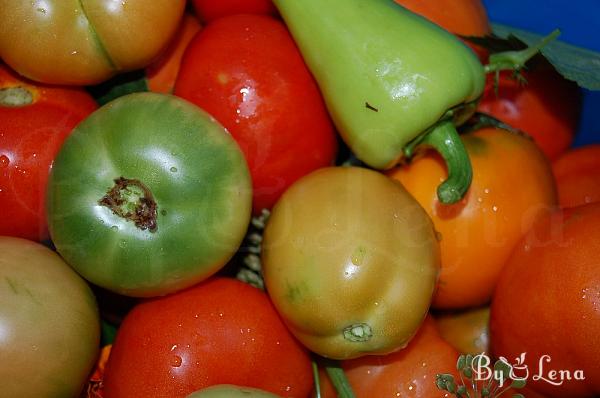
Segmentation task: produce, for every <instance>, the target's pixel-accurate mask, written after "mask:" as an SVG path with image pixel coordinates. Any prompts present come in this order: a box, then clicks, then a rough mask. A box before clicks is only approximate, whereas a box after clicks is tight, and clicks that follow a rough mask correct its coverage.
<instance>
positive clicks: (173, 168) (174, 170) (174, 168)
mask: <svg viewBox="0 0 600 398" xmlns="http://www.w3.org/2000/svg"><path fill="white" fill-rule="evenodd" d="M169 170H171V173H177V167H171V168H170V169H169Z"/></svg>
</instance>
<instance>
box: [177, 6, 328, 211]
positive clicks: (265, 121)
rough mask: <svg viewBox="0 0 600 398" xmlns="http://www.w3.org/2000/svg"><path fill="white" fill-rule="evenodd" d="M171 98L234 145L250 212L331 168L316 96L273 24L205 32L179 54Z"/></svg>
mask: <svg viewBox="0 0 600 398" xmlns="http://www.w3.org/2000/svg"><path fill="white" fill-rule="evenodd" d="M175 94H176V95H178V96H181V97H183V98H185V99H187V100H189V101H191V102H193V103H194V104H196V105H198V106H200V107H201V108H203V109H204V110H206V111H207V112H208V113H210V114H211V115H213V116H214V117H215V118H216V119H217V120H218V121H219V122H221V123H222V124H223V125H224V126H225V127H226V128H227V130H228V131H229V132H230V133H231V135H232V136H233V137H234V138H235V140H236V141H237V142H238V143H239V145H240V147H241V148H242V151H243V152H244V155H245V156H246V159H247V161H248V165H249V167H250V173H251V174H252V182H253V187H254V195H253V201H254V203H253V207H254V211H255V212H259V211H260V210H261V209H263V208H271V207H272V206H273V204H274V203H275V201H276V200H277V199H278V198H279V196H280V195H281V193H282V192H283V191H284V190H285V189H286V188H287V187H289V186H290V184H292V183H293V182H294V181H295V180H297V179H298V178H300V177H301V176H303V175H305V174H307V173H309V172H310V171H312V170H315V169H317V168H320V167H324V166H328V165H331V164H332V163H333V160H334V157H335V151H336V138H335V133H334V129H333V124H332V122H331V120H330V118H329V115H328V113H327V110H326V108H325V105H324V102H323V99H322V97H321V94H320V92H319V90H318V88H317V86H316V83H315V82H314V80H313V78H312V76H311V74H310V73H309V71H308V69H307V68H306V65H305V64H304V61H303V60H302V57H301V55H300V53H299V51H298V49H297V48H296V45H295V44H294V41H293V40H292V38H291V36H290V34H289V33H288V31H287V29H286V27H285V26H284V25H283V23H282V22H280V21H278V20H275V19H274V18H271V17H268V16H262V15H234V16H229V17H224V18H220V19H218V20H215V21H214V22H213V23H211V24H209V26H206V27H205V28H204V29H203V30H202V31H201V32H200V33H199V34H198V35H197V36H196V37H195V38H194V39H193V40H192V42H191V43H190V45H189V46H188V48H187V50H186V52H185V54H184V57H183V60H182V65H181V70H180V72H179V76H178V78H177V82H176V84H175Z"/></svg>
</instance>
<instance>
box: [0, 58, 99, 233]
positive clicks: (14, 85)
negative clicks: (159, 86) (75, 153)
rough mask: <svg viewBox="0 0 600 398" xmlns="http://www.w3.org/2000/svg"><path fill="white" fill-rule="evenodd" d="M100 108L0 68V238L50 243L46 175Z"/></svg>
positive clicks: (78, 94)
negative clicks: (72, 137)
mask: <svg viewBox="0 0 600 398" xmlns="http://www.w3.org/2000/svg"><path fill="white" fill-rule="evenodd" d="M96 108H97V105H96V102H94V100H93V99H92V97H91V96H90V95H89V94H87V93H86V92H85V91H83V90H82V89H75V88H62V87H57V86H46V85H41V84H38V83H33V82H30V81H27V80H24V79H23V78H21V77H19V76H18V75H17V74H16V73H14V72H13V71H12V70H10V69H9V68H8V67H6V66H5V65H2V64H0V208H1V209H2V217H0V235H9V236H17V237H22V238H27V239H32V240H44V239H46V238H47V237H48V230H47V226H46V215H45V210H44V209H45V194H46V183H47V180H48V173H49V171H50V166H51V164H52V162H53V160H54V157H55V156H56V154H57V153H58V149H59V148H60V145H61V144H62V142H63V140H64V139H65V138H66V137H67V135H68V134H69V133H70V132H71V130H72V129H73V128H74V127H75V126H76V125H77V124H78V123H79V122H80V121H81V120H83V119H84V118H85V117H86V116H87V115H89V114H90V113H91V112H92V111H94V110H95V109H96Z"/></svg>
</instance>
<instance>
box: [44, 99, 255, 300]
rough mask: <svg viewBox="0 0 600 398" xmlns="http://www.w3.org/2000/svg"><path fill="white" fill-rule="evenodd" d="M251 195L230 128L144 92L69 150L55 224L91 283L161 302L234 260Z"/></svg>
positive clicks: (52, 203)
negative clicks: (164, 295)
mask: <svg viewBox="0 0 600 398" xmlns="http://www.w3.org/2000/svg"><path fill="white" fill-rule="evenodd" d="M251 195H252V188H251V181H250V174H249V171H248V167H247V165H246V161H245V159H244V157H243V154H242V152H241V150H240V149H239V147H238V146H237V144H236V143H235V141H234V140H233V138H232V137H231V136H230V135H229V134H228V133H227V131H226V130H225V129H224V128H223V127H222V126H221V125H219V124H218V123H217V122H216V121H215V120H214V119H213V118H212V117H211V116H209V115H208V114H207V113H206V112H204V111H202V110H201V109H200V108H198V107H196V106H194V105H192V104H190V103H188V102H186V101H184V100H182V99H179V98H177V97H174V96H170V95H162V94H154V93H138V94H131V95H128V96H124V97H121V98H119V99H117V100H115V101H113V102H111V103H108V104H107V105H105V106H104V107H102V108H100V109H99V110H98V111H96V112H95V113H93V114H92V115H91V116H90V117H89V118H88V119H86V120H85V121H84V122H82V123H81V124H80V125H79V126H78V127H77V128H76V129H75V130H74V131H73V132H72V134H71V135H70V136H69V138H68V139H67V140H66V141H65V143H64V145H63V147H62V148H61V150H60V152H59V154H58V156H57V158H56V160H55V163H54V166H53V169H52V172H51V175H50V179H49V186H48V200H47V203H48V224H49V229H50V235H51V237H52V241H53V242H54V244H55V246H56V248H57V250H58V252H59V253H60V254H61V255H62V256H63V258H64V259H65V260H66V261H67V262H68V263H69V264H70V265H71V266H72V267H73V268H75V269H76V270H77V271H78V272H79V273H80V274H81V275H82V276H83V277H84V278H86V279H87V280H89V281H90V282H92V283H94V284H97V285H99V286H102V287H104V288H106V289H109V290H112V291H115V292H117V293H120V294H123V295H129V296H139V297H148V296H156V295H163V294H167V293H171V292H174V291H176V290H180V289H183V288H186V287H188V286H191V285H193V284H195V283H197V282H200V281H201V280H204V279H206V278H208V277H209V276H210V275H212V274H214V273H215V272H216V271H218V270H219V269H220V268H221V267H222V266H223V265H224V264H225V263H226V262H227V261H228V260H229V259H230V258H231V256H232V255H233V254H234V253H235V251H236V250H237V248H238V247H239V245H240V243H241V241H242V239H243V237H244V234H245V231H246V229H247V226H248V223H249V220H250V212H251V200H252V199H251V197H252V196H251Z"/></svg>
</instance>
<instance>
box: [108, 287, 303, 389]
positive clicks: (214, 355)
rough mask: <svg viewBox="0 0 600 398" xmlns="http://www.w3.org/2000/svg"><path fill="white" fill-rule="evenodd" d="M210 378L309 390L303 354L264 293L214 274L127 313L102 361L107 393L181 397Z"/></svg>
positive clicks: (205, 384)
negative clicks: (104, 366)
mask: <svg viewBox="0 0 600 398" xmlns="http://www.w3.org/2000/svg"><path fill="white" fill-rule="evenodd" d="M215 384H234V385H239V386H246V387H254V388H259V389H262V390H265V391H269V392H272V393H274V394H278V395H281V396H282V397H302V398H304V397H306V396H308V394H309V393H310V391H311V388H312V371H311V363H310V357H309V355H308V352H307V351H306V350H305V349H304V347H302V346H301V345H300V344H299V343H298V342H297V341H296V340H295V339H294V338H293V337H292V335H291V334H290V333H289V332H288V330H287V329H286V328H285V326H284V325H283V323H282V321H281V320H280V318H279V316H278V314H277V312H276V311H275V309H274V308H273V306H272V304H271V302H270V301H269V298H268V297H267V295H266V294H265V293H264V292H262V291H261V290H258V289H257V288H254V287H252V286H250V285H247V284H245V283H243V282H240V281H238V280H235V279H226V278H213V279H209V280H207V281H205V282H202V283H201V284H199V285H196V286H195V287H192V288H190V289H187V290H184V291H181V292H178V293H175V294H172V295H169V296H165V297H161V298H156V299H152V300H149V301H146V302H144V303H141V304H139V305H138V306H136V307H135V308H133V310H132V311H131V312H129V313H128V315H127V316H126V317H125V320H124V321H123V323H122V324H121V327H120V328H119V330H118V332H117V336H116V339H115V341H114V343H113V347H112V351H111V354H110V357H109V360H108V363H107V365H106V371H105V379H104V385H105V396H106V398H119V397H127V398H130V397H153V398H162V397H164V398H178V397H181V398H183V397H186V396H187V395H188V394H191V393H192V392H194V391H196V390H199V389H201V388H205V387H208V386H211V385H215Z"/></svg>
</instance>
